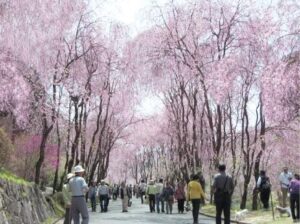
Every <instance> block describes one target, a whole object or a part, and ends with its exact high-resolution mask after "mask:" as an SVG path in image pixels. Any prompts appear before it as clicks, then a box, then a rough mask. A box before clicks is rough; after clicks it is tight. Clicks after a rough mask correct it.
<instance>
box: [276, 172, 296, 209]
mask: <svg viewBox="0 0 300 224" xmlns="http://www.w3.org/2000/svg"><path fill="white" fill-rule="evenodd" d="M292 177H293V175H292V173H291V172H289V169H288V168H287V167H284V168H283V172H282V173H281V174H280V175H279V182H280V187H281V192H282V207H284V208H285V207H287V203H286V201H287V194H288V191H289V186H290V180H291V179H292Z"/></svg>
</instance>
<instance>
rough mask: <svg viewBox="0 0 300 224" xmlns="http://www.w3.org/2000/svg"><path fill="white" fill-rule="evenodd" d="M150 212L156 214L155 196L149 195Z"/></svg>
mask: <svg viewBox="0 0 300 224" xmlns="http://www.w3.org/2000/svg"><path fill="white" fill-rule="evenodd" d="M149 208H150V212H155V194H149Z"/></svg>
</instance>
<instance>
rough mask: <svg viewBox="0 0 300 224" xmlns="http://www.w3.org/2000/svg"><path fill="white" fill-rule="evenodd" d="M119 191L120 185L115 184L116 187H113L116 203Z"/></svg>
mask: <svg viewBox="0 0 300 224" xmlns="http://www.w3.org/2000/svg"><path fill="white" fill-rule="evenodd" d="M118 190H119V189H118V185H117V184H114V186H113V190H112V191H113V200H114V201H115V200H117V198H118V192H119V191H118Z"/></svg>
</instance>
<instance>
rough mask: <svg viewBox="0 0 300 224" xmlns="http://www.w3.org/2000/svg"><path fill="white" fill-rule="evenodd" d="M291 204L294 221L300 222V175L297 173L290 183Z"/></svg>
mask: <svg viewBox="0 0 300 224" xmlns="http://www.w3.org/2000/svg"><path fill="white" fill-rule="evenodd" d="M290 204H291V212H292V218H293V221H294V222H300V175H299V174H295V175H294V179H292V181H291V183H290Z"/></svg>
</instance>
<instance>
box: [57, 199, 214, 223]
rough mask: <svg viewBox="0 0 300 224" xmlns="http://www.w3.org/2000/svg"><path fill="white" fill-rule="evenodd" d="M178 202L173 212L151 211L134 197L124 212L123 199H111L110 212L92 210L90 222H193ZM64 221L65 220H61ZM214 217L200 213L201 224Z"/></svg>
mask: <svg viewBox="0 0 300 224" xmlns="http://www.w3.org/2000/svg"><path fill="white" fill-rule="evenodd" d="M176 206H177V204H174V208H173V210H174V212H173V214H165V213H160V214H157V213H150V212H149V207H148V205H145V204H143V205H142V204H141V202H140V200H137V199H133V203H132V206H131V207H129V211H128V212H127V213H122V212H121V211H122V207H121V200H120V199H118V200H117V201H112V200H111V201H110V203H109V207H108V212H107V213H100V212H99V210H100V208H99V205H97V212H90V222H89V224H192V223H193V220H192V213H191V211H190V212H187V213H185V214H178V213H177V207H176ZM60 223H63V222H59V224H60ZM214 223H215V222H214V219H211V218H208V217H205V216H201V215H199V224H214Z"/></svg>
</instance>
